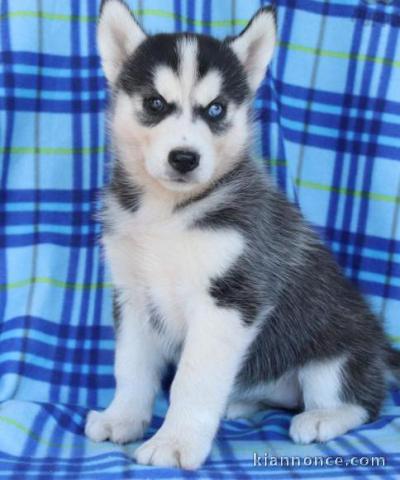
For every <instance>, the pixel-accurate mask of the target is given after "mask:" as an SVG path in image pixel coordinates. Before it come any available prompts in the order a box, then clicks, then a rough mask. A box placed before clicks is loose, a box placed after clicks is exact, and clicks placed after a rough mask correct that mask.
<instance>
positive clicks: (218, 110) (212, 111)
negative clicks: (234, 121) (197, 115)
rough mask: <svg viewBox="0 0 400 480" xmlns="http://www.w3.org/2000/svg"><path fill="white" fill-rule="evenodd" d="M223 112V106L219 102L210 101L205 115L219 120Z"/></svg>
mask: <svg viewBox="0 0 400 480" xmlns="http://www.w3.org/2000/svg"><path fill="white" fill-rule="evenodd" d="M224 113H225V107H224V106H223V105H221V104H220V103H217V102H215V103H211V104H210V105H209V106H208V109H207V116H208V117H209V118H211V119H213V120H219V119H220V118H222V117H223V115H224Z"/></svg>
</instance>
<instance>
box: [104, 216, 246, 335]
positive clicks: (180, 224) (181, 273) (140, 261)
mask: <svg viewBox="0 0 400 480" xmlns="http://www.w3.org/2000/svg"><path fill="white" fill-rule="evenodd" d="M243 248H244V241H243V238H242V236H241V235H240V234H239V233H238V232H236V231H234V230H226V229H225V230H223V229H221V230H216V231H213V230H206V229H199V228H194V227H193V226H191V225H190V223H188V222H185V220H184V219H181V218H180V217H179V216H178V215H171V216H170V217H169V218H168V217H167V218H160V219H156V220H152V219H146V218H138V219H137V220H136V221H135V219H132V221H131V222H130V223H129V225H125V226H124V227H122V226H121V228H120V229H119V234H118V235H117V236H114V238H113V239H112V242H108V248H107V250H108V257H109V260H110V261H111V264H112V265H111V266H112V269H113V276H114V282H115V283H116V284H121V286H123V287H124V288H128V289H130V288H132V289H136V288H138V287H139V288H141V289H143V290H144V291H145V292H146V296H147V299H148V301H149V302H150V303H151V304H152V307H154V309H156V310H157V312H159V314H160V317H162V318H163V319H164V321H165V322H166V326H167V327H168V328H170V329H171V330H176V331H183V330H184V329H185V326H186V322H187V321H188V318H189V317H190V311H193V308H196V304H197V305H199V304H201V302H204V301H205V297H206V296H208V295H209V294H208V292H209V287H210V284H211V282H212V280H213V279H214V278H218V277H221V276H223V275H224V274H225V273H226V272H227V270H229V268H230V267H231V266H232V265H233V264H234V263H235V261H236V260H237V258H238V257H239V256H240V254H241V253H242V251H243ZM175 333H176V332H175Z"/></svg>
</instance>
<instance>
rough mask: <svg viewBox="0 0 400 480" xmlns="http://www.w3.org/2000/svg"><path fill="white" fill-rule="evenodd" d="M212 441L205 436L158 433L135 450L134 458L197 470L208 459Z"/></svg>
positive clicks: (139, 461) (145, 462) (154, 463)
mask: <svg viewBox="0 0 400 480" xmlns="http://www.w3.org/2000/svg"><path fill="white" fill-rule="evenodd" d="M211 443H212V439H211V440H210V439H208V438H205V437H203V438H201V437H199V436H193V437H192V438H189V437H188V436H182V437H181V438H178V436H177V435H168V434H163V433H157V434H155V435H154V436H153V437H152V438H151V439H150V440H148V441H147V442H145V443H144V444H143V445H141V446H140V447H139V448H138V449H137V450H136V451H135V453H134V458H135V459H136V461H137V462H138V463H141V464H143V465H155V466H159V467H177V468H184V469H185V470H195V469H197V468H199V467H200V465H201V464H202V463H203V462H204V460H205V459H206V457H207V455H208V453H209V451H210V449H211Z"/></svg>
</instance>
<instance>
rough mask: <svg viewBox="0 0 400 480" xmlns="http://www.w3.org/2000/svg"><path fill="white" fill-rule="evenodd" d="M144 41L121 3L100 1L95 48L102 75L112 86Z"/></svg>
mask: <svg viewBox="0 0 400 480" xmlns="http://www.w3.org/2000/svg"><path fill="white" fill-rule="evenodd" d="M145 38H146V34H145V33H144V32H143V30H142V29H141V28H140V26H139V24H138V23H137V21H136V19H135V17H134V16H133V15H132V13H131V12H130V10H129V7H128V6H127V5H126V4H125V3H124V2H123V1H122V0H103V2H102V5H101V11H100V19H99V23H98V26H97V44H98V49H99V53H100V57H101V63H102V66H103V70H104V74H105V76H106V78H107V80H108V82H109V83H110V84H111V85H112V84H114V83H115V81H116V79H117V78H118V74H119V72H120V71H121V68H122V65H123V64H124V62H125V60H126V59H127V58H128V56H129V55H131V54H132V53H133V52H134V51H135V50H136V48H137V47H138V46H139V45H140V43H142V41H143V40H144V39H145Z"/></svg>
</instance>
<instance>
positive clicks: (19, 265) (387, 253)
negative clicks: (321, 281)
mask: <svg viewBox="0 0 400 480" xmlns="http://www.w3.org/2000/svg"><path fill="white" fill-rule="evenodd" d="M264 3H265V2H260V1H256V0H246V1H244V0H243V1H242V0H236V1H235V0H226V1H225V0H224V1H221V0H204V1H200V0H196V1H195V0H190V1H189V0H188V1H186V0H163V1H160V0H142V1H139V0H137V1H136V0H131V1H129V5H130V6H131V7H132V9H133V10H134V11H135V12H136V14H137V17H138V19H139V20H140V22H141V23H142V24H143V25H144V27H145V28H146V29H147V30H148V31H149V32H158V31H170V32H172V31H181V30H189V31H196V32H202V33H206V34H213V35H216V36H217V37H221V38H222V37H224V36H226V35H232V34H235V33H238V32H239V31H240V30H241V29H242V28H243V27H244V26H245V24H246V22H247V20H248V19H249V18H250V17H251V15H252V14H253V13H254V11H255V10H256V9H257V8H258V7H260V6H261V5H262V4H264ZM98 8H99V2H98V1H89V0H71V1H67V0H63V1H60V0H57V1H56V0H18V1H15V0H12V1H11V0H2V1H1V2H0V9H1V10H0V62H1V63H0V153H1V163H0V182H1V186H0V320H1V323H0V401H1V404H0V476H5V477H8V478H15V479H20V478H30V477H34V478H74V479H76V478H82V479H86V478H88V479H89V478H96V479H100V478H135V477H139V478H149V477H152V478H157V479H161V478H180V477H198V478H237V479H246V478H253V477H254V478H256V477H262V476H264V475H267V474H268V475H269V476H270V477H276V478H280V479H284V478H292V477H293V478H321V477H322V476H324V477H335V478H354V477H357V476H362V477H363V478H364V477H365V478H369V479H372V478H381V477H383V476H384V475H385V478H392V479H395V478H399V476H400V452H399V450H400V417H399V414H400V393H399V390H397V389H396V388H394V387H393V388H392V389H391V390H390V391H389V392H388V395H387V401H386V403H385V407H384V409H383V411H382V415H381V416H380V418H379V419H378V420H377V421H376V422H374V423H373V424H369V425H365V426H363V427H362V428H359V429H357V430H355V431H352V432H350V433H348V434H347V435H344V436H343V437H340V438H338V439H337V440H334V441H331V442H328V443H327V444H321V445H311V446H298V445H294V444H293V443H292V442H291V441H290V439H289V437H288V425H289V422H290V418H291V415H292V414H291V413H289V412H285V411H283V410H268V411H266V412H262V413H260V414H258V415H256V416H255V417H254V418H253V419H251V420H248V421H247V420H241V421H230V422H227V421H225V422H223V424H222V426H221V429H220V432H219V434H218V438H217V440H216V442H215V444H214V448H213V451H212V454H211V456H210V458H209V460H208V461H207V463H206V465H205V466H204V467H203V468H202V469H201V470H199V472H197V473H187V472H179V471H178V470H164V469H157V468H150V467H141V466H137V465H136V464H135V463H133V462H132V461H131V459H130V458H129V454H130V453H131V452H132V451H133V449H134V448H135V447H136V444H131V445H128V446H126V447H121V446H116V445H113V444H111V443H106V442H105V443H102V444H94V443H92V442H90V441H88V440H87V439H86V438H85V437H84V435H83V425H84V419H85V415H86V413H87V411H88V409H89V408H93V407H99V408H100V407H105V406H106V405H107V404H108V402H109V401H110V400H111V397H112V393H113V387H114V381H113V376H112V363H113V348H114V337H113V330H112V318H111V286H110V283H109V275H108V273H107V272H106V271H105V266H104V265H103V263H102V260H101V254H100V250H99V246H98V243H97V240H98V236H99V234H100V232H101V230H100V226H99V225H98V223H96V221H95V219H94V213H95V210H96V198H97V194H98V191H99V188H100V187H101V186H102V185H104V183H105V182H106V180H107V175H108V169H107V168H106V163H107V154H106V148H105V145H106V139H105V129H104V113H103V112H104V108H105V100H106V91H105V81H104V78H103V74H102V72H101V69H100V65H99V58H98V56H97V52H96V33H95V27H96V23H95V22H96V17H97V14H98ZM277 15H278V27H279V39H280V40H279V45H278V47H277V50H276V54H275V57H274V60H273V62H272V66H271V69H270V70H269V72H268V73H267V75H266V78H265V81H264V83H263V85H262V87H261V89H260V91H259V94H258V97H257V100H256V102H255V108H256V114H257V121H256V123H255V126H254V129H255V133H256V135H255V137H256V139H257V141H256V142H255V145H254V152H255V155H256V156H257V158H258V159H259V160H260V161H264V162H265V169H266V171H267V170H268V171H269V173H270V174H271V175H272V176H273V177H274V178H275V179H276V181H277V183H278V184H279V186H280V187H281V188H282V189H283V190H284V191H285V192H286V193H287V195H288V197H289V198H290V199H291V200H293V201H295V202H296V203H297V204H298V205H299V207H300V208H301V210H302V211H303V213H304V215H305V216H306V218H307V219H308V220H309V221H310V222H312V224H313V225H314V226H315V228H316V229H317V230H318V232H319V233H320V235H321V237H322V239H323V240H324V241H325V242H326V243H327V244H328V245H329V246H330V248H331V249H332V250H333V252H334V254H335V256H336V258H337V260H338V262H339V263H340V265H341V267H342V268H343V270H344V272H345V274H346V275H347V276H348V277H349V278H350V279H351V280H352V281H353V282H354V283H356V284H357V285H358V286H359V288H360V289H361V291H362V292H363V293H364V294H365V296H366V298H367V300H368V301H369V302H370V304H371V306H372V308H373V309H374V311H375V312H376V313H377V314H379V315H380V316H381V318H382V321H383V322H385V327H386V329H387V331H388V333H389V335H390V337H391V339H392V341H393V342H395V343H396V344H397V346H399V345H400V42H399V35H400V29H399V25H400V4H399V2H398V0H393V1H392V2H390V0H387V1H386V2H383V1H381V2H373V1H370V2H367V1H365V2H364V1H362V0H360V1H355V0H342V1H341V2H340V1H339V0H332V1H322V0H297V1H294V0H279V1H278V2H277ZM165 409H166V400H165V398H164V397H162V396H160V398H159V399H158V402H157V406H156V411H155V416H154V420H153V424H152V427H151V430H150V431H149V432H148V434H147V436H149V435H150V434H151V433H154V431H155V429H156V428H157V427H158V426H159V425H160V424H161V421H162V418H163V415H164V414H165ZM253 452H257V453H258V454H260V455H262V456H263V455H264V452H267V453H269V454H270V455H278V456H279V455H284V456H288V455H289V456H290V455H294V456H299V457H302V458H303V457H311V456H314V455H325V456H327V455H328V456H336V455H339V456H344V457H345V461H346V462H347V460H348V458H349V457H352V456H354V457H356V458H360V457H366V456H370V455H377V456H383V457H385V462H386V467H385V468H381V467H375V466H373V465H371V464H370V465H369V466H364V467H361V466H350V465H347V466H345V467H343V466H330V467H321V466H318V465H317V466H307V465H302V466H294V467H287V466H286V467H285V466H283V467H269V468H265V467H254V466H253ZM366 462H368V459H367V460H366ZM364 463H365V462H364Z"/></svg>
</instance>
